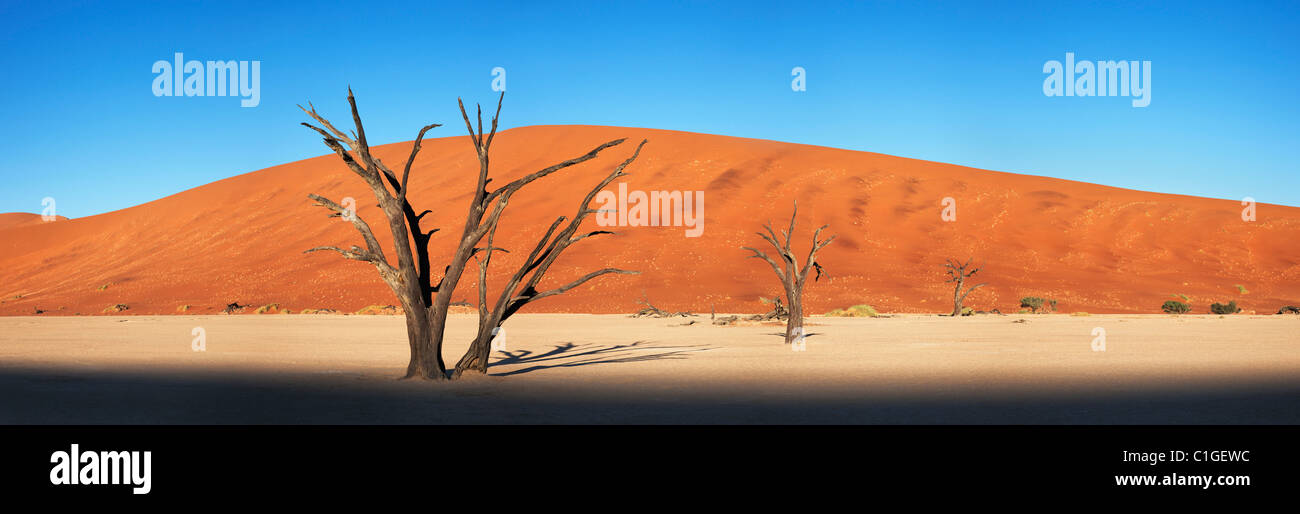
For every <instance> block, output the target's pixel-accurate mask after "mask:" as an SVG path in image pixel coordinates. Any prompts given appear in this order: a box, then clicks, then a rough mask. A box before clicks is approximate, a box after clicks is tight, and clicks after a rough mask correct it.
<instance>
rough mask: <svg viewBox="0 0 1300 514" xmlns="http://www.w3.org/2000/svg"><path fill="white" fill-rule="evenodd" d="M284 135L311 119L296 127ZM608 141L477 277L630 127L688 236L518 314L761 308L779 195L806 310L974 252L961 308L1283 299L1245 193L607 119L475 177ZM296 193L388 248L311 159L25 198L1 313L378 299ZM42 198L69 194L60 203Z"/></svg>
mask: <svg viewBox="0 0 1300 514" xmlns="http://www.w3.org/2000/svg"><path fill="white" fill-rule="evenodd" d="M454 126H455V124H454V123H452V124H449V125H448V127H444V128H439V129H436V130H435V131H434V132H431V133H430V135H431V136H433V135H446V136H454V137H443V138H440V139H433V140H428V141H426V142H425V144H424V147H423V148H424V149H423V151H422V152H421V154H420V157H419V159H417V162H416V165H415V168H414V171H413V173H412V178H411V184H412V193H411V197H412V198H413V199H414V201H415V205H416V206H417V207H418V208H421V209H423V208H429V209H432V210H433V213H432V214H430V215H429V217H428V218H426V219H428V220H431V221H429V222H426V223H425V226H426V227H439V228H441V229H442V230H443V231H444V232H443V233H442V234H438V235H435V237H434V239H433V247H432V251H433V255H434V257H435V259H434V262H435V265H436V266H437V265H440V264H438V263H440V262H445V256H446V255H448V254H450V252H451V249H452V245H453V244H454V242H455V240H456V239H457V236H458V234H459V233H458V230H459V229H460V227H461V226H463V223H464V221H463V220H464V216H465V210H466V206H467V202H468V197H467V192H468V191H470V190H471V187H472V180H473V178H474V176H475V171H476V170H477V162H476V160H475V157H474V153H473V150H472V147H471V145H470V143H469V142H468V141H467V140H466V138H465V137H464V136H463V135H461V134H459V133H457V132H456V129H455V128H453V127H454ZM302 137H303V138H310V137H314V136H313V135H312V134H310V133H308V132H307V131H306V130H304V132H303V135H302ZM616 138H628V139H629V143H625V144H624V145H622V146H619V147H615V148H614V149H611V150H609V151H607V153H605V154H602V156H601V157H600V158H598V159H596V160H594V161H592V162H588V163H584V164H582V165H579V166H576V167H574V168H571V169H567V170H564V171H563V172H561V173H559V174H556V175H554V176H551V177H547V178H546V179H543V180H542V181H540V182H538V183H535V184H534V185H532V186H530V187H529V188H527V189H525V190H524V191H523V192H522V193H521V194H519V195H516V196H515V198H514V199H513V200H512V201H511V206H510V209H509V210H508V211H507V212H506V214H505V217H504V218H503V221H502V228H501V230H500V231H499V232H498V235H497V245H498V246H501V247H504V248H507V249H510V250H514V253H511V254H500V255H499V256H497V257H494V259H493V266H494V267H493V273H492V274H491V275H490V276H489V280H490V281H492V282H493V283H495V284H500V283H501V281H502V279H503V274H506V273H509V271H510V270H512V267H513V266H516V265H517V263H518V262H519V259H522V258H523V256H524V255H525V254H526V253H527V252H526V251H524V250H525V249H527V248H531V246H532V245H533V244H534V243H535V241H536V239H537V238H538V236H539V235H540V233H541V232H542V231H544V230H545V227H547V226H548V225H549V224H550V222H551V221H552V220H553V219H554V218H555V217H556V216H561V215H564V216H571V215H572V214H573V212H574V211H575V210H576V209H577V202H578V200H579V199H580V198H581V197H582V196H583V195H584V194H585V193H586V191H587V190H588V188H589V187H591V186H592V185H593V184H595V183H596V182H597V181H598V180H599V179H600V178H602V177H603V176H604V175H606V174H607V173H608V172H609V170H610V169H611V168H612V167H613V166H614V165H615V164H616V163H618V162H620V161H621V160H622V159H624V158H625V157H626V156H627V155H628V154H630V153H631V151H632V149H633V145H634V144H635V142H636V141H638V140H640V139H642V138H645V139H649V140H650V143H649V144H648V145H647V146H646V148H645V151H644V152H643V153H642V154H641V157H640V158H639V159H638V160H637V162H635V163H634V164H633V166H632V167H630V168H629V169H628V170H627V171H628V172H629V173H630V176H628V177H626V180H625V182H626V183H627V185H628V187H629V188H630V189H631V190H643V191H660V190H669V191H672V190H679V191H704V192H705V212H704V219H705V224H704V233H703V235H702V236H700V237H695V238H688V237H685V234H684V232H685V230H684V229H683V227H616V228H615V229H614V230H616V231H617V232H618V233H617V234H616V235H614V236H603V237H601V238H593V239H591V240H589V241H584V242H582V243H581V244H580V245H576V246H575V247H574V248H573V249H572V250H570V251H568V252H566V253H565V254H564V257H563V258H562V259H560V261H558V262H557V264H556V266H555V267H554V268H553V269H552V271H551V273H550V274H548V275H547V280H548V282H546V283H543V285H547V284H548V283H549V284H557V285H558V284H561V283H564V282H568V281H569V280H572V279H573V278H575V277H577V276H580V275H582V274H584V273H586V272H588V271H591V270H594V269H599V268H603V267H607V266H615V267H620V268H625V269H632V270H638V271H641V272H642V274H640V275H637V276H616V277H602V278H600V279H598V280H595V281H593V282H591V283H589V284H587V285H584V286H583V287H581V288H579V289H577V290H574V291H570V292H569V293H568V294H565V295H562V296H558V297H553V298H548V299H546V300H545V301H542V302H538V303H537V304H536V305H530V306H529V307H528V309H529V310H528V311H527V312H588V313H627V312H632V311H634V310H636V309H637V308H638V307H639V306H638V305H637V304H636V301H637V300H638V299H639V298H641V297H642V295H643V294H644V295H645V296H646V297H648V298H649V300H650V301H652V302H654V303H655V305H657V306H658V307H660V308H663V309H666V310H671V311H686V310H689V311H695V312H708V311H709V309H710V308H711V307H712V308H716V309H717V310H718V311H732V312H758V311H761V310H764V306H763V305H762V304H760V303H759V302H758V297H760V296H766V297H771V296H773V295H776V294H779V286H778V285H777V283H776V281H775V279H774V278H773V277H772V276H771V270H770V269H768V268H767V266H765V265H764V264H763V263H762V262H760V261H757V260H753V259H750V260H747V259H746V255H747V253H746V252H744V251H743V250H741V249H740V247H741V246H759V245H761V244H762V241H761V240H760V239H759V238H758V236H757V235H755V232H756V231H758V230H760V226H761V224H762V223H763V222H765V221H767V220H769V219H771V220H776V221H777V222H778V223H779V222H780V221H781V220H783V219H786V218H788V216H789V213H790V209H791V201H792V199H794V198H798V199H799V201H800V211H799V223H800V225H799V227H798V228H797V229H796V230H797V235H796V237H797V240H798V241H800V242H801V243H803V244H806V243H807V241H806V239H807V238H808V237H811V233H810V231H811V229H812V228H813V227H814V226H815V225H814V224H817V225H820V224H823V223H825V224H829V225H830V228H829V229H828V233H829V234H837V235H838V236H839V237H838V239H836V240H835V242H834V244H832V245H831V246H829V247H827V248H826V249H825V250H823V251H822V252H821V253H819V255H818V258H819V260H820V262H821V264H823V265H824V266H825V269H826V274H825V275H824V276H823V277H822V278H821V279H820V280H819V281H817V282H815V283H813V284H810V285H809V286H808V288H807V290H806V292H805V305H806V308H807V312H809V313H824V312H827V311H830V310H832V309H835V308H841V307H846V306H849V305H855V304H863V303H865V304H870V305H873V306H875V307H876V308H878V309H880V310H881V311H882V312H911V313H924V312H948V311H950V310H951V295H952V290H951V289H950V288H949V287H948V285H947V284H944V283H943V279H944V275H943V268H942V264H943V262H944V259H946V258H956V259H966V258H974V259H975V260H976V262H983V263H985V267H984V271H983V272H982V273H981V275H980V276H979V277H978V279H979V280H978V281H981V282H988V283H989V285H988V286H987V287H984V288H981V289H979V290H976V291H975V292H974V293H973V294H972V295H971V296H970V297H969V298H968V300H967V305H969V306H971V307H973V308H975V309H980V310H992V309H995V308H996V309H1000V310H1001V311H1002V312H1015V311H1016V310H1017V308H1018V305H1019V299H1020V298H1021V297H1024V296H1039V297H1045V298H1054V299H1056V300H1058V301H1059V307H1060V309H1061V310H1062V311H1065V312H1073V311H1087V312H1092V313H1158V312H1159V308H1160V305H1161V303H1163V302H1164V301H1165V300H1169V299H1172V298H1173V295H1175V294H1181V295H1187V296H1189V297H1190V298H1191V302H1190V303H1191V304H1192V306H1193V308H1194V312H1199V313H1204V312H1207V309H1208V306H1209V304H1210V303H1211V302H1216V301H1218V302H1226V301H1228V300H1236V301H1237V302H1238V304H1240V305H1241V306H1242V307H1243V308H1244V309H1246V311H1247V312H1250V311H1254V312H1258V313H1260V314H1271V313H1273V312H1276V311H1277V309H1278V308H1279V307H1281V306H1282V305H1287V304H1297V305H1300V257H1297V256H1300V208H1297V207H1286V206H1278V205H1268V204H1260V205H1259V206H1258V210H1257V220H1256V221H1253V222H1244V221H1242V219H1241V210H1242V206H1241V205H1240V204H1239V202H1237V201H1232V200H1216V199H1206V198H1195V197H1188V196H1178V195H1168V194H1158V193H1149V192H1141V191H1132V190H1125V189H1117V188H1112V187H1106V186H1101V185H1094V184H1087V183H1081V182H1072V181H1066V180H1059V179H1053V178H1046V177H1038V176H1030V175H1017V174H1011V173H1002V172H996V171H987V170H979V169H974V168H967V167H962V166H955V165H950V164H941V163H935V162H928V161H922V160H915V159H907V158H901V157H892V156H888V155H881V154H875V153H869V152H858V151H849V150H839V149H833V148H825V147H817V146H809V145H797V144H788V143H779V142H773V141H762V140H754V139H742V138H734V137H725V136H715V135H705V134H695V133H687V132H676V131H665V130H652V129H640V128H621V127H593V126H532V127H523V128H516V129H511V130H507V131H504V132H502V133H500V134H498V136H497V138H496V140H495V142H494V146H493V161H492V162H493V167H494V170H493V176H494V177H495V179H496V181H497V182H496V183H503V182H504V181H507V180H511V179H513V178H516V177H519V176H522V175H524V174H525V173H529V172H532V171H536V170H537V169H540V168H542V167H544V166H547V165H550V164H553V163H555V162H558V161H561V160H564V159H567V158H570V157H574V156H577V155H581V154H583V153H585V152H587V151H588V150H590V149H591V148H593V147H595V146H596V145H598V144H600V143H601V142H604V141H608V140H612V139H616ZM409 148H410V144H409V143H396V144H390V145H386V146H383V147H379V148H377V150H376V155H378V156H379V157H380V158H382V159H384V160H385V161H386V162H389V163H390V164H391V163H398V162H403V161H404V160H405V157H406V155H407V154H408V152H409ZM322 151H323V149H322ZM1019 171H1025V172H1028V173H1033V170H1019ZM309 193H319V194H321V195H324V196H326V197H329V198H332V199H334V200H336V201H342V199H343V198H344V197H353V198H355V199H356V200H357V206H358V208H359V212H360V214H361V216H362V217H363V218H364V219H366V220H368V221H369V222H370V224H371V225H372V226H374V227H378V228H376V230H375V232H376V234H377V235H378V236H379V238H380V239H381V241H382V242H383V243H384V244H385V245H389V244H390V243H389V240H390V238H389V236H388V235H387V230H383V229H382V227H383V225H384V223H383V218H382V215H381V213H380V212H379V210H378V208H377V207H375V205H374V203H375V202H374V200H373V198H372V197H371V194H370V192H369V191H368V189H367V188H366V186H365V184H364V183H363V182H362V181H361V180H360V179H359V178H357V177H356V176H353V175H351V174H350V173H349V172H348V171H347V170H346V169H345V167H344V166H343V165H342V164H341V163H340V162H339V161H338V158H337V157H336V156H334V155H332V154H331V155H325V156H321V157H315V158H311V159H306V160H302V161H298V162H293V163H289V164H284V165H280V166H274V167H271V168H267V169H263V170H259V171H254V172H251V173H246V174H242V175H238V176H234V177H232V178H229V179H226V180H221V181H218V182H214V183H211V184H207V185H204V186H201V187H198V188H195V189H192V190H189V191H184V192H181V193H178V194H175V195H173V196H169V197H167V198H163V199H160V200H157V201H153V202H149V203H146V204H143V205H139V206H135V207H131V208H128V209H123V210H120V211H116V212H110V213H106V214H101V215H97V216H89V217H85V218H78V219H71V220H60V221H56V222H51V223H39V217H36V218H33V216H35V215H30V214H29V215H21V214H12V215H10V214H6V215H3V216H0V315H11V316H12V315H32V314H34V313H35V312H36V311H37V310H41V311H44V314H43V315H44V316H52V315H76V314H81V315H99V314H102V313H103V311H104V309H105V308H107V307H109V306H112V305H118V304H123V305H126V306H127V307H128V309H127V310H126V311H124V312H122V314H127V315H132V314H174V313H176V312H177V309H178V308H180V307H181V306H185V305H188V306H190V307H189V309H188V310H187V311H186V312H188V313H194V314H214V313H217V312H220V311H221V309H223V308H224V307H225V306H226V305H227V304H229V303H231V302H238V303H239V304H241V305H251V306H253V307H254V308H256V307H258V306H261V305H266V304H272V303H277V304H279V305H280V306H282V307H284V308H287V309H290V310H293V311H298V310H301V309H305V308H313V309H318V308H331V309H336V310H339V311H341V312H354V311H356V310H358V309H361V308H362V307H365V306H368V305H385V304H394V303H396V302H395V299H394V298H393V296H392V294H391V293H390V292H389V291H388V290H387V288H386V287H385V286H384V285H383V283H382V282H381V281H380V280H379V279H378V277H377V276H376V273H375V270H374V269H373V268H372V267H371V266H369V265H367V264H363V263H358V262H355V261H346V260H344V259H341V258H340V257H339V256H338V255H336V254H332V253H331V254H326V253H315V254H310V255H304V254H303V253H302V251H303V250H305V249H307V248H311V247H315V246H321V245H339V246H344V247H347V246H350V245H352V244H359V243H360V238H359V236H358V235H357V234H356V232H355V231H354V230H353V228H352V227H351V226H349V225H348V224H347V223H344V222H342V221H339V220H337V219H330V218H327V217H326V212H325V211H324V210H322V209H321V208H319V207H314V206H312V202H311V201H309V200H308V199H307V194H309ZM945 197H952V198H954V199H955V200H956V201H957V220H956V221H954V222H944V221H943V220H942V219H941V218H940V214H941V211H942V208H943V207H942V205H941V202H942V201H943V199H944V198H945ZM59 205H60V206H62V207H64V208H66V207H67V203H66V201H64V200H60V204H59ZM34 220H35V221H34ZM588 224H589V225H590V226H591V227H592V228H593V229H594V228H596V227H595V225H594V221H588ZM443 234H447V235H445V236H444V235H443ZM803 248H804V247H802V246H799V247H797V250H798V251H801V252H802V251H806V250H804V249H803ZM390 255H391V253H390ZM440 256H442V257H443V258H442V259H439V257H440ZM1238 285H1240V286H1242V287H1243V288H1244V289H1245V290H1246V291H1248V292H1247V293H1244V294H1243V293H1241V292H1239V290H1238V288H1237V287H1236V286H1238ZM460 286H461V290H460V291H458V292H457V294H456V296H455V299H457V300H461V299H471V298H473V297H474V293H473V291H474V287H475V280H474V277H473V276H470V277H467V278H466V279H465V280H463V281H462V282H461V284H460ZM250 310H251V309H250Z"/></svg>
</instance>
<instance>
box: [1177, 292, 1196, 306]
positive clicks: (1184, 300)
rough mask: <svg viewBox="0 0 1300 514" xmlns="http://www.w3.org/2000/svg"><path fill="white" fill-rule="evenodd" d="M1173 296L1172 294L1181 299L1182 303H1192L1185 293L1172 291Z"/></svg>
mask: <svg viewBox="0 0 1300 514" xmlns="http://www.w3.org/2000/svg"><path fill="white" fill-rule="evenodd" d="M1173 296H1174V298H1178V299H1180V300H1182V301H1183V303H1186V304H1190V303H1192V299H1191V298H1189V297H1188V296H1187V295H1185V294H1178V293H1174V295H1173Z"/></svg>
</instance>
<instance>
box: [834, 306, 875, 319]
mask: <svg viewBox="0 0 1300 514" xmlns="http://www.w3.org/2000/svg"><path fill="white" fill-rule="evenodd" d="M826 315H827V316H838V317H844V318H874V317H877V316H880V313H878V312H876V309H875V308H873V307H871V306H870V305H867V304H860V305H854V306H852V307H849V308H847V309H835V310H833V311H830V312H828V313H826Z"/></svg>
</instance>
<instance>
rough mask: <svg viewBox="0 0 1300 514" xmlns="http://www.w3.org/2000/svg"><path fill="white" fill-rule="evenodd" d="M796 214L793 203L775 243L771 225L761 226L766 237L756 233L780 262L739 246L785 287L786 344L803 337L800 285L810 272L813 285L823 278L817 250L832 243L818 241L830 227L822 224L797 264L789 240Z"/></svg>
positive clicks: (801, 285)
mask: <svg viewBox="0 0 1300 514" xmlns="http://www.w3.org/2000/svg"><path fill="white" fill-rule="evenodd" d="M798 214H799V202H797V201H796V202H795V204H794V212H791V213H790V228H789V229H787V230H782V231H781V235H782V239H781V240H778V239H777V237H776V233H775V232H773V231H772V224H771V222H768V223H765V224H763V228H764V229H765V230H766V231H767V233H766V234H764V233H762V232H758V235H759V237H762V238H763V240H764V241H767V242H768V244H771V245H772V247H773V248H775V249H776V253H777V256H778V257H780V258H781V263H780V264H778V263H777V262H776V260H774V259H772V258H771V257H769V256H768V255H767V254H766V253H764V252H761V251H759V250H758V249H757V248H750V247H748V246H742V247H741V249H742V250H749V251H750V252H753V255H750V257H751V258H759V259H763V260H765V261H767V263H768V264H770V265H771V266H772V271H775V272H776V278H778V279H780V280H781V285H782V286H783V287H784V288H785V298H786V303H788V304H790V306H789V308H788V311H789V318H788V319H787V320H786V323H785V342H786V344H789V343H792V342H794V340H795V339H797V338H799V337H800V336H802V335H803V286H804V281H805V279H807V278H808V271H809V270H814V269H815V270H816V271H817V274H816V275H815V276H814V277H813V281H814V282H816V281H817V280H818V279H820V278H821V276H822V267H821V265H820V264H818V263H817V251H818V250H821V249H822V248H825V247H826V245H828V244H831V241H834V240H835V236H831V237H830V238H828V239H826V240H821V235H822V230H825V229H826V227H828V226H829V225H822V226H821V227H818V228H817V231H816V232H814V233H813V238H812V248H811V249H809V250H808V258H807V259H806V260H805V262H804V264H803V266H802V267H801V266H800V265H799V259H798V257H795V255H794V250H792V249H791V248H790V241H791V239H792V238H793V237H794V220H795V217H796V216H797V215H798Z"/></svg>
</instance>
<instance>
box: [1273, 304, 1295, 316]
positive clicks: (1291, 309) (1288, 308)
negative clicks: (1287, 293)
mask: <svg viewBox="0 0 1300 514" xmlns="http://www.w3.org/2000/svg"><path fill="white" fill-rule="evenodd" d="M1277 313H1278V314H1300V307H1296V306H1294V305H1284V306H1282V308H1281V309H1278V310H1277Z"/></svg>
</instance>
